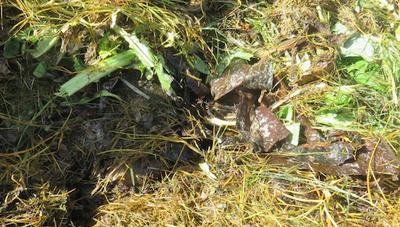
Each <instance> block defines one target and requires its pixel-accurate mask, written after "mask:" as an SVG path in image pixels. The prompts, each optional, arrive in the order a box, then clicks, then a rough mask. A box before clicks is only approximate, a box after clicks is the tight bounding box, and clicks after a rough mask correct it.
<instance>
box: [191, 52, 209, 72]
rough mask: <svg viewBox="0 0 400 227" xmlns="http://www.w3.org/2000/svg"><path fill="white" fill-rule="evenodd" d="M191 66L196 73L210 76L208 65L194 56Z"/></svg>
mask: <svg viewBox="0 0 400 227" xmlns="http://www.w3.org/2000/svg"><path fill="white" fill-rule="evenodd" d="M193 64H194V68H195V69H196V70H197V71H199V72H201V73H204V74H206V75H208V74H210V69H209V67H208V65H207V64H206V63H205V62H204V61H203V59H201V58H200V57H199V56H197V55H195V59H194V63H193Z"/></svg>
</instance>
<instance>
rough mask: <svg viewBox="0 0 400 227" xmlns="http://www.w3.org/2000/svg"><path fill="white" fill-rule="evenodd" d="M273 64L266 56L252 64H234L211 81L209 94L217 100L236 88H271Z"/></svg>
mask: <svg viewBox="0 0 400 227" xmlns="http://www.w3.org/2000/svg"><path fill="white" fill-rule="evenodd" d="M273 74H274V73H273V66H272V63H271V62H269V61H268V59H267V58H263V59H261V60H260V61H259V62H257V63H255V64H254V65H249V64H246V63H243V62H240V63H236V64H234V65H233V66H232V67H231V68H229V69H228V70H226V71H225V73H224V74H223V76H222V77H221V78H218V79H216V80H214V81H211V94H212V95H213V96H214V100H218V99H220V98H221V97H223V96H224V95H226V94H228V93H229V92H231V91H233V90H234V89H236V88H239V87H240V88H247V89H266V90H271V89H272V85H273Z"/></svg>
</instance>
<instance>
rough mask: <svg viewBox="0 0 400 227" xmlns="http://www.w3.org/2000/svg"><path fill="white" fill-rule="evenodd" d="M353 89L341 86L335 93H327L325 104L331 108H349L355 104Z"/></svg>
mask: <svg viewBox="0 0 400 227" xmlns="http://www.w3.org/2000/svg"><path fill="white" fill-rule="evenodd" d="M352 93H353V89H352V88H351V87H350V86H341V87H338V88H337V89H335V90H334V91H330V92H326V93H325V99H324V101H325V104H326V105H331V106H348V105H350V104H351V103H352V102H353V94H352Z"/></svg>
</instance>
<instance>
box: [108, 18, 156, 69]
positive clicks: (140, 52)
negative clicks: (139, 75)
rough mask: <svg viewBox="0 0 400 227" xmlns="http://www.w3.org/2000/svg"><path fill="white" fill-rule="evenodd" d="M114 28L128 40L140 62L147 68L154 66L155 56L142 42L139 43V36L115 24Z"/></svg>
mask: <svg viewBox="0 0 400 227" xmlns="http://www.w3.org/2000/svg"><path fill="white" fill-rule="evenodd" d="M114 30H115V31H116V32H117V33H118V34H119V35H120V36H121V37H122V38H124V39H125V41H127V42H128V44H129V48H131V49H132V50H133V51H134V52H135V54H136V56H137V57H138V58H139V60H140V61H141V62H142V64H143V65H144V66H145V67H146V68H147V69H149V70H151V69H152V68H153V67H154V66H155V62H156V58H155V56H154V55H153V53H152V52H151V49H150V48H149V47H148V46H146V45H145V44H144V43H141V42H140V40H139V38H138V37H137V36H136V35H135V34H134V33H133V34H129V33H127V32H126V31H125V30H124V29H122V28H120V27H118V26H116V27H115V28H114Z"/></svg>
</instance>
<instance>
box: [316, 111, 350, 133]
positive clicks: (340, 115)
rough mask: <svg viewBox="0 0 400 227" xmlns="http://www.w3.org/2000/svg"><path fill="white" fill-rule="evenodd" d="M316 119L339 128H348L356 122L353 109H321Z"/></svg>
mask: <svg viewBox="0 0 400 227" xmlns="http://www.w3.org/2000/svg"><path fill="white" fill-rule="evenodd" d="M315 120H316V122H318V123H320V124H324V125H329V126H333V127H335V128H337V129H348V128H349V127H350V126H351V125H352V124H353V123H354V120H355V114H354V113H353V112H351V111H345V110H335V109H329V110H323V111H321V112H320V113H319V114H318V115H317V116H316V118H315Z"/></svg>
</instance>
